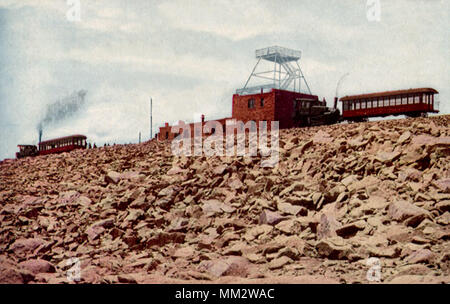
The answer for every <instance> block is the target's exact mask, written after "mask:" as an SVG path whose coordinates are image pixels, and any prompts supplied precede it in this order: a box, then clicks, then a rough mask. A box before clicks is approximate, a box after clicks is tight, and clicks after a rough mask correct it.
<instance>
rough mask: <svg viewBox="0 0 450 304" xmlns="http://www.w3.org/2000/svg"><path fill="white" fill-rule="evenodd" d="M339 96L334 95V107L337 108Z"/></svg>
mask: <svg viewBox="0 0 450 304" xmlns="http://www.w3.org/2000/svg"><path fill="white" fill-rule="evenodd" d="M337 103H338V98H337V97H334V109H336V108H337Z"/></svg>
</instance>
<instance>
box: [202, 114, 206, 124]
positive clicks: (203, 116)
mask: <svg viewBox="0 0 450 304" xmlns="http://www.w3.org/2000/svg"><path fill="white" fill-rule="evenodd" d="M204 122H205V115H203V114H202V123H204Z"/></svg>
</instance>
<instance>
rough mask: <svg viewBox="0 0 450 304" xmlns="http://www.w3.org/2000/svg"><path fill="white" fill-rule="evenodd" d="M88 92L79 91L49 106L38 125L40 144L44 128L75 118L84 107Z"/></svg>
mask: <svg viewBox="0 0 450 304" xmlns="http://www.w3.org/2000/svg"><path fill="white" fill-rule="evenodd" d="M86 93H87V91H86V90H79V91H76V92H74V93H72V94H71V95H69V96H67V97H65V98H62V99H60V100H58V101H56V102H54V103H52V104H50V105H48V106H47V109H46V112H45V116H44V118H43V119H42V120H41V121H40V122H39V123H38V125H37V130H38V135H39V142H41V140H42V133H43V131H44V128H46V127H48V126H51V125H54V124H56V123H60V122H62V121H64V120H66V119H68V118H70V117H73V116H74V115H75V114H76V113H77V112H78V111H79V110H80V109H81V107H82V106H83V105H84V103H85V96H86Z"/></svg>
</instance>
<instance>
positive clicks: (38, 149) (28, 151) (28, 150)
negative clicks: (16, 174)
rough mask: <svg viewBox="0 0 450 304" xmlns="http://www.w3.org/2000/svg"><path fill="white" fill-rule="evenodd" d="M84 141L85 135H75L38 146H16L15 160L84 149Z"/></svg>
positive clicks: (47, 141)
mask: <svg viewBox="0 0 450 304" xmlns="http://www.w3.org/2000/svg"><path fill="white" fill-rule="evenodd" d="M86 139H87V137H86V136H85V135H81V134H75V135H70V136H65V137H60V138H55V139H50V140H46V141H42V142H40V143H39V144H38V146H35V145H18V147H19V152H16V158H24V157H28V156H38V155H47V154H54V153H62V152H70V151H73V150H76V149H86V147H87V142H86Z"/></svg>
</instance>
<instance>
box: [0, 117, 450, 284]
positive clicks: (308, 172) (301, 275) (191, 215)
mask: <svg viewBox="0 0 450 304" xmlns="http://www.w3.org/2000/svg"><path fill="white" fill-rule="evenodd" d="M449 126H450V115H447V116H436V117H432V118H417V119H400V120H390V121H379V122H371V123H359V124H342V125H332V126H321V127H313V128H303V129H290V130H282V131H281V132H280V161H279V164H278V165H277V166H276V167H275V168H261V167H260V161H261V159H260V158H259V157H252V158H245V157H233V158H227V157H175V156H173V155H172V153H171V149H170V144H169V143H167V142H156V141H152V142H147V143H144V144H140V145H117V146H113V147H106V148H98V149H91V150H84V151H74V152H72V153H64V154H60V155H49V156H42V157H35V158H27V159H21V160H7V161H4V162H3V163H1V164H0V221H1V228H0V282H2V283H36V282H41V283H64V282H68V279H67V271H68V269H69V268H70V267H71V265H70V264H69V265H68V264H67V263H68V260H69V259H70V258H72V257H76V258H79V260H80V261H81V267H80V269H81V281H80V282H81V283H86V282H87V283H135V282H138V283H173V282H192V283H202V282H204V283H211V282H221V283H239V282H241V283H249V282H252V283H356V282H362V283H368V282H369V281H368V278H367V273H368V270H369V268H371V267H372V271H371V272H369V277H371V278H376V275H377V274H376V271H377V270H379V271H380V274H381V282H385V283H410V282H425V283H429V282H431V283H439V282H446V283H449V282H450V243H449V236H450V228H449V222H450V170H449V168H450V165H449V164H450V127H449ZM370 257H375V258H378V259H379V260H378V261H379V262H380V268H378V269H377V265H378V264H376V262H374V263H375V264H371V265H372V266H371V265H368V264H367V262H368V258H370ZM371 261H372V260H371ZM372 262H373V261H372ZM72 269H73V268H72Z"/></svg>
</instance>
